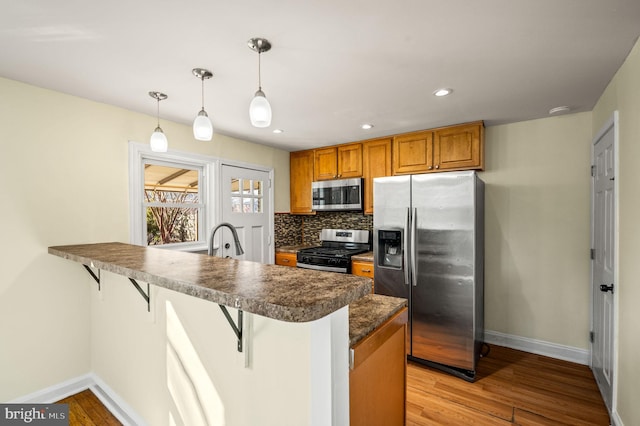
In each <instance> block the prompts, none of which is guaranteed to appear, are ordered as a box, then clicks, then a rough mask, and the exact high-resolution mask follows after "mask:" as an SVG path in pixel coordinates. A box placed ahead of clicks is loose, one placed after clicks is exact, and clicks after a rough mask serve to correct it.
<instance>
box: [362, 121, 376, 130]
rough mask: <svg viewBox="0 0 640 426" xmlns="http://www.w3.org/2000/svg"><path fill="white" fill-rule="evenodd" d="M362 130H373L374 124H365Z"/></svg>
mask: <svg viewBox="0 0 640 426" xmlns="http://www.w3.org/2000/svg"><path fill="white" fill-rule="evenodd" d="M360 127H361V128H362V129H364V130H369V129H371V128H373V124H369V123H365V124H363V125H362V126H360Z"/></svg>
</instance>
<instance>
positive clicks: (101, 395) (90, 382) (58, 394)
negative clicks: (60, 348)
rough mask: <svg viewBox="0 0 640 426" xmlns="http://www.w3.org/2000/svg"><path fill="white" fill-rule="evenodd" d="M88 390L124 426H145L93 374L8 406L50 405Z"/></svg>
mask: <svg viewBox="0 0 640 426" xmlns="http://www.w3.org/2000/svg"><path fill="white" fill-rule="evenodd" d="M87 389H90V390H91V392H93V393H94V394H95V395H96V397H98V399H99V400H100V401H101V402H102V403H103V404H104V406H105V407H107V409H108V410H109V411H111V413H112V414H113V415H114V416H115V417H116V418H117V419H118V420H119V421H120V423H122V424H123V425H125V426H146V424H147V423H146V422H145V421H144V419H143V418H142V417H140V415H138V414H137V413H136V412H135V410H133V408H131V407H130V406H129V405H128V404H127V403H126V402H125V401H124V400H123V399H122V398H121V397H120V396H119V395H118V394H117V393H116V392H114V391H113V389H111V388H110V387H109V386H108V385H107V384H106V383H105V382H104V381H103V380H102V379H101V378H100V377H98V376H96V375H95V374H93V373H89V374H85V375H84V376H80V377H76V378H74V379H70V380H67V381H65V382H62V383H58V384H55V385H53V386H50V387H48V388H45V389H41V390H39V391H36V392H34V393H31V394H29V395H25V396H22V397H19V398H16V399H14V400H12V401H9V403H10V404H52V403H54V402H56V401H60V400H61V399H64V398H66V397H68V396H71V395H75V394H77V393H79V392H82V391H84V390H87Z"/></svg>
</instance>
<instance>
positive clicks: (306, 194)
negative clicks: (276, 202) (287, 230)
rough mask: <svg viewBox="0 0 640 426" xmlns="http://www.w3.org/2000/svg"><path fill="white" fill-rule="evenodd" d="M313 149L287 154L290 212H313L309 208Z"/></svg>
mask: <svg viewBox="0 0 640 426" xmlns="http://www.w3.org/2000/svg"><path fill="white" fill-rule="evenodd" d="M313 159H314V156H313V150H309V151H297V152H292V153H291V154H290V156H289V173H290V177H289V188H290V204H291V205H290V206H289V209H290V211H291V213H294V214H315V212H314V211H313V210H312V209H311V206H312V194H311V182H312V181H313Z"/></svg>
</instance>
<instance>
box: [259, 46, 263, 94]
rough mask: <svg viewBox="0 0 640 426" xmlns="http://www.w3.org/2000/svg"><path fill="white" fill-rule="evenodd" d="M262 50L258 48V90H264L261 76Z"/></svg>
mask: <svg viewBox="0 0 640 426" xmlns="http://www.w3.org/2000/svg"><path fill="white" fill-rule="evenodd" d="M261 53H262V52H261V51H260V48H258V90H262V77H261V74H262V73H261V70H260V54H261Z"/></svg>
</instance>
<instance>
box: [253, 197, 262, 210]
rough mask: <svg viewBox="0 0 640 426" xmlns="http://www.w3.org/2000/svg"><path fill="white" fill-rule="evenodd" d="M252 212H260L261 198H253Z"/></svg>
mask: <svg viewBox="0 0 640 426" xmlns="http://www.w3.org/2000/svg"><path fill="white" fill-rule="evenodd" d="M253 212H254V213H262V198H254V199H253Z"/></svg>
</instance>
